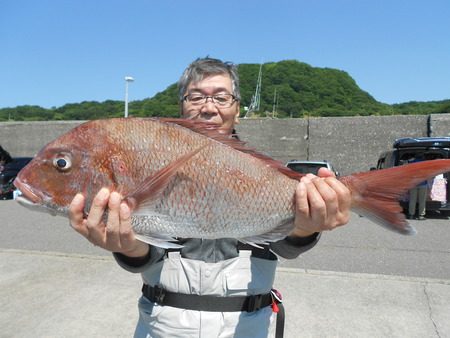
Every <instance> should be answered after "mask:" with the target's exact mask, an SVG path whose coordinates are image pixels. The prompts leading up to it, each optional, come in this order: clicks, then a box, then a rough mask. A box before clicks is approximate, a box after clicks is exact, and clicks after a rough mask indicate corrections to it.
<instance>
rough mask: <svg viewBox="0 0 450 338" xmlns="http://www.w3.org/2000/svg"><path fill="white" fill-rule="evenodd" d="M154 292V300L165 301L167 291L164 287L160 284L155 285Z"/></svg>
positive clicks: (156, 301) (157, 301) (160, 302)
mask: <svg viewBox="0 0 450 338" xmlns="http://www.w3.org/2000/svg"><path fill="white" fill-rule="evenodd" d="M152 293H153V295H152V296H153V299H154V302H155V303H159V304H162V303H163V301H164V297H165V296H166V293H165V291H164V289H163V288H161V287H159V286H157V285H155V286H154V287H153V292H152Z"/></svg>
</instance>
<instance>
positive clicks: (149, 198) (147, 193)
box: [124, 145, 206, 214]
mask: <svg viewBox="0 0 450 338" xmlns="http://www.w3.org/2000/svg"><path fill="white" fill-rule="evenodd" d="M205 147H206V145H205V146H202V147H200V148H198V149H196V150H194V151H192V152H190V153H189V154H186V155H183V156H181V157H180V158H178V159H177V160H175V161H173V162H172V163H170V164H169V165H167V166H166V167H164V168H162V169H160V170H159V171H157V172H156V173H155V174H154V175H152V176H149V177H147V178H146V179H145V180H144V181H143V182H142V183H141V184H140V185H139V187H138V188H137V189H136V190H135V191H133V192H132V193H130V194H129V195H127V196H126V197H125V198H124V200H125V201H126V202H127V203H128V205H129V206H130V208H131V210H133V213H135V214H136V213H139V211H140V210H141V211H142V209H146V207H148V206H150V205H152V204H153V203H154V202H155V201H156V200H157V199H158V198H159V197H160V195H161V193H162V192H163V191H164V190H165V189H166V187H167V185H168V184H169V182H170V181H171V179H172V178H173V177H174V176H175V174H176V173H177V171H178V170H179V169H180V168H181V167H182V166H183V165H184V164H185V163H186V162H187V161H189V160H190V159H191V158H192V157H193V156H195V155H196V154H197V153H198V152H199V151H201V150H202V149H203V148H205Z"/></svg>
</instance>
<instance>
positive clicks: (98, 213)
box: [69, 188, 149, 257]
mask: <svg viewBox="0 0 450 338" xmlns="http://www.w3.org/2000/svg"><path fill="white" fill-rule="evenodd" d="M121 201H122V197H121V195H120V194H119V193H117V192H112V193H110V192H109V190H108V189H106V188H103V189H101V190H100V191H99V192H98V194H97V195H96V196H95V197H94V200H93V201H92V206H91V210H90V211H89V215H88V217H87V218H86V219H85V218H83V208H84V203H85V201H84V196H83V195H82V194H77V195H76V196H75V197H74V198H73V200H72V203H71V204H70V207H69V219H70V224H71V226H72V227H73V228H74V229H75V230H76V231H77V232H79V233H80V234H81V235H83V236H84V237H86V238H87V240H88V241H89V242H91V243H92V244H94V245H96V246H99V247H101V248H103V249H105V250H108V251H112V252H119V253H122V254H124V255H126V256H128V257H143V256H145V255H147V253H148V250H149V246H148V245H147V244H145V243H143V242H141V241H139V240H137V239H136V237H135V236H134V232H133V229H132V226H131V211H130V208H129V207H128V205H127V204H126V203H124V202H121ZM106 208H108V220H107V223H106V224H105V223H104V222H103V214H104V212H105V210H106Z"/></svg>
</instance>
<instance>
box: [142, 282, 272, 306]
mask: <svg viewBox="0 0 450 338" xmlns="http://www.w3.org/2000/svg"><path fill="white" fill-rule="evenodd" d="M142 294H143V295H144V296H145V297H146V298H147V299H148V300H150V301H151V302H153V303H158V304H159V305H167V306H172V307H176V308H180V309H188V310H196V311H212V312H234V311H246V312H254V311H258V310H259V309H261V308H263V307H266V306H269V305H271V304H272V303H273V302H274V301H275V302H277V303H278V301H277V300H276V299H274V298H273V297H272V294H271V293H267V294H264V295H254V296H233V297H219V296H210V295H204V296H200V295H190V294H184V293H177V292H171V291H167V290H165V289H163V288H161V287H159V286H150V285H147V284H144V285H143V286H142Z"/></svg>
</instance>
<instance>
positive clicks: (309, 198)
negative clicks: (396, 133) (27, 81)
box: [70, 58, 350, 337]
mask: <svg viewBox="0 0 450 338" xmlns="http://www.w3.org/2000/svg"><path fill="white" fill-rule="evenodd" d="M179 93H180V105H181V114H182V116H183V117H185V118H190V119H193V120H204V121H210V122H213V123H216V124H218V125H219V126H220V127H219V130H220V132H222V133H225V134H230V136H231V134H232V133H233V131H234V126H235V124H236V123H238V118H239V112H240V110H239V109H240V108H239V103H240V93H239V80H238V76H237V73H236V68H235V66H233V65H232V64H229V63H224V62H222V61H220V60H216V59H211V58H205V59H198V60H196V61H194V62H193V63H192V64H191V65H190V66H189V67H188V68H187V69H186V70H185V72H184V73H183V75H182V77H181V78H180V81H179ZM319 176H320V177H316V176H314V175H307V176H305V177H304V178H302V180H301V182H299V184H298V187H297V189H296V196H295V200H296V214H295V229H294V230H293V231H292V233H291V234H290V235H289V236H288V237H286V238H285V239H283V240H281V241H278V242H276V243H271V244H270V245H268V246H263V247H262V248H255V247H252V246H249V245H244V244H242V243H239V242H238V241H237V240H235V239H229V238H228V239H217V240H202V239H180V243H181V244H182V245H183V248H182V249H179V250H164V249H161V248H157V247H153V246H149V245H148V244H145V243H143V242H140V241H138V240H137V239H136V238H135V236H134V233H133V231H132V227H131V215H130V210H129V208H128V206H127V205H126V204H125V203H121V196H120V195H119V194H118V193H116V192H111V193H110V192H109V191H108V190H106V189H102V190H101V191H100V192H99V193H98V195H97V196H96V198H95V199H94V201H93V204H92V207H91V210H90V212H89V215H88V217H87V219H83V212H82V211H83V206H84V198H83V196H81V195H80V194H79V195H77V196H75V198H74V200H73V202H72V204H71V207H70V219H71V224H72V226H73V227H74V229H75V230H76V231H78V232H79V233H81V234H82V235H83V236H85V237H86V238H87V239H88V240H89V241H91V242H92V243H93V244H95V245H97V246H100V247H102V248H104V249H106V250H109V251H112V252H114V256H115V258H116V260H117V261H118V263H119V264H120V265H121V266H122V267H123V268H125V269H127V270H128V271H132V272H140V273H141V274H142V277H143V280H144V287H143V297H141V299H140V300H139V310H140V317H139V321H138V324H137V328H136V332H135V337H267V336H271V335H272V334H273V333H274V330H275V328H274V327H275V325H274V320H275V318H276V316H275V315H274V312H273V310H272V307H271V306H270V305H271V304H272V303H274V301H273V299H272V297H273V296H272V295H271V294H270V289H271V287H272V284H273V281H274V276H275V268H276V264H277V258H276V256H275V255H274V254H273V252H275V253H277V254H278V255H281V256H283V257H285V258H294V257H297V256H298V255H299V254H300V253H302V252H304V251H306V250H308V249H309V248H311V247H312V246H314V245H315V243H316V242H317V240H318V238H319V235H320V232H321V231H324V230H332V229H334V228H336V227H338V226H340V225H343V224H345V223H347V222H348V219H349V208H350V193H349V191H348V189H347V188H346V187H345V186H344V185H343V184H342V183H340V182H339V181H338V180H337V179H336V178H335V177H334V176H333V174H332V173H331V172H329V171H327V170H325V169H324V170H322V171H321V172H320V173H319ZM106 208H108V209H109V213H108V219H107V222H106V224H105V223H104V222H103V218H102V216H103V213H104V211H105V210H106ZM273 308H274V309H275V308H276V305H275V304H273Z"/></svg>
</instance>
